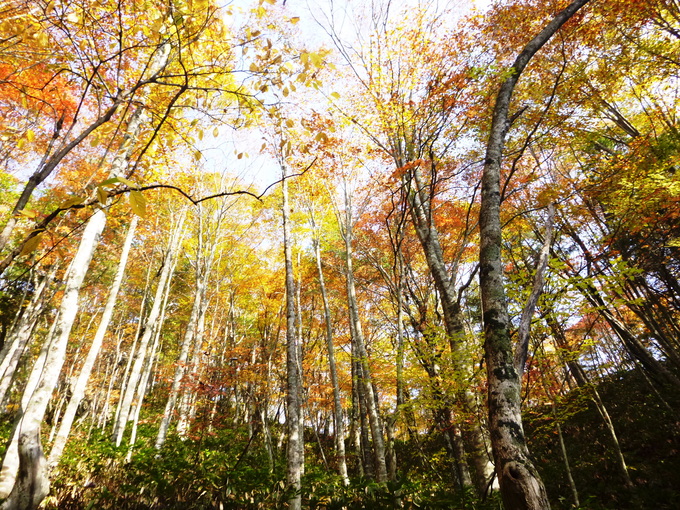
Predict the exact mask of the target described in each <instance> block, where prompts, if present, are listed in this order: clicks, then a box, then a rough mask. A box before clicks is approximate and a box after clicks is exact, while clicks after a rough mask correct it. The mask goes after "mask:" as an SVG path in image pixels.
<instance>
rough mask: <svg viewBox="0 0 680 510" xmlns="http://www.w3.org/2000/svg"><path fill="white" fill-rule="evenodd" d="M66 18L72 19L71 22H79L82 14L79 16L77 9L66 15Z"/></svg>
mask: <svg viewBox="0 0 680 510" xmlns="http://www.w3.org/2000/svg"><path fill="white" fill-rule="evenodd" d="M66 20H67V21H70V22H71V23H78V21H80V16H78V13H77V12H76V11H73V12H72V13H71V14H69V15H68V16H66Z"/></svg>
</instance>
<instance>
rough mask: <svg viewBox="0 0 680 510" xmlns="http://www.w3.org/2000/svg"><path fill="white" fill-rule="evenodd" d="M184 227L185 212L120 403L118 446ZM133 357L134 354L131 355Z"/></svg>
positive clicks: (173, 237) (171, 242)
mask: <svg viewBox="0 0 680 510" xmlns="http://www.w3.org/2000/svg"><path fill="white" fill-rule="evenodd" d="M183 225H184V212H182V213H181V215H180V218H179V220H178V221H177V224H176V225H175V226H174V228H173V230H172V232H171V233H170V239H169V240H168V248H167V250H166V252H165V256H164V257H163V267H162V269H161V274H160V277H159V279H158V286H157V287H156V294H155V296H154V301H153V305H152V307H151V311H150V312H149V316H148V317H147V318H146V320H145V322H144V327H143V330H144V332H143V334H142V338H141V340H140V341H139V347H138V349H137V354H136V356H135V361H134V364H133V365H132V369H131V371H130V375H129V378H128V381H127V384H126V387H125V394H124V396H123V398H122V400H121V403H120V409H119V410H118V419H117V420H116V422H115V424H114V427H113V433H112V439H113V442H114V443H115V445H116V446H120V444H121V442H122V440H123V434H124V433H125V426H126V425H127V422H128V418H129V417H130V416H129V415H130V408H131V407H132V401H133V399H134V396H135V393H136V391H137V385H138V383H139V380H140V378H141V376H142V368H143V366H144V359H145V357H146V353H147V350H148V347H149V341H150V340H151V337H152V335H153V331H154V326H155V324H156V322H157V321H158V317H159V315H160V312H161V305H162V303H163V294H164V291H165V286H166V284H167V281H168V279H169V277H170V271H171V269H172V267H173V259H174V257H175V252H176V251H177V248H178V246H179V243H180V241H181V238H182V230H183ZM130 355H131V356H132V353H130Z"/></svg>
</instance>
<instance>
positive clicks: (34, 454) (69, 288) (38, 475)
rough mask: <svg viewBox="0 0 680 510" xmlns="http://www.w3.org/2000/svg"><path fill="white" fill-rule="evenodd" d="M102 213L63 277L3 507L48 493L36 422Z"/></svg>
mask: <svg viewBox="0 0 680 510" xmlns="http://www.w3.org/2000/svg"><path fill="white" fill-rule="evenodd" d="M105 224H106V215H105V214H104V211H102V210H98V211H96V212H95V213H94V215H93V216H92V217H91V218H90V220H89V221H88V222H87V226H86V227H85V230H84V231H83V236H82V238H81V240H80V246H79V248H78V252H77V253H76V256H75V257H74V259H73V263H72V264H71V269H70V271H69V273H68V276H67V278H66V288H65V290H64V296H63V298H62V302H61V307H60V312H59V317H58V319H57V321H58V322H57V327H56V331H55V339H54V341H53V342H52V345H51V346H50V350H49V352H48V353H47V356H46V358H45V365H44V367H43V369H42V376H41V378H40V382H39V383H38V385H37V387H36V389H35V391H33V394H32V395H31V398H30V400H29V401H28V405H27V406H26V407H25V411H24V413H23V418H22V422H21V428H20V433H19V462H20V464H19V476H18V479H17V480H16V482H15V484H14V488H13V490H12V493H11V494H10V495H9V497H8V498H7V500H6V501H5V502H4V503H3V505H2V507H0V508H2V509H3V510H5V509H12V510H14V509H17V510H24V509H31V510H32V509H34V508H37V506H38V505H39V504H40V503H41V502H42V500H43V499H44V498H45V496H47V494H48V493H49V478H48V476H47V462H46V459H45V455H44V453H43V449H42V443H41V439H40V424H41V423H42V421H43V418H44V416H45V411H46V410H47V405H48V403H49V400H50V398H51V397H52V392H53V391H54V388H55V387H56V385H57V382H58V381H59V374H60V373H61V368H62V366H63V364H64V360H65V358H66V347H67V345H68V339H69V335H70V333H71V327H72V326H73V323H74V321H75V318H76V314H77V313H78V297H79V292H80V287H81V286H82V283H83V280H84V279H85V274H86V273H87V269H88V268H89V266H90V261H91V260H92V255H93V253H94V249H95V247H96V246H97V244H98V241H99V236H100V235H101V233H102V231H103V230H104V225H105Z"/></svg>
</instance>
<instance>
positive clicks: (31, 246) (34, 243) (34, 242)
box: [19, 230, 43, 256]
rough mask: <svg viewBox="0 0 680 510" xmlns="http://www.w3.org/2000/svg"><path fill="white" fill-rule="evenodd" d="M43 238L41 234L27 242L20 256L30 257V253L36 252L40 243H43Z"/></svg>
mask: <svg viewBox="0 0 680 510" xmlns="http://www.w3.org/2000/svg"><path fill="white" fill-rule="evenodd" d="M34 232H35V230H34ZM42 236H43V233H42V232H40V233H38V234H36V235H35V236H33V237H31V238H30V239H29V240H28V241H26V243H24V247H23V248H21V253H20V254H19V256H23V255H28V254H29V253H31V252H32V251H34V250H35V249H36V248H37V247H38V246H39V245H40V241H42Z"/></svg>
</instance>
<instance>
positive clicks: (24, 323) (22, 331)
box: [0, 264, 58, 403]
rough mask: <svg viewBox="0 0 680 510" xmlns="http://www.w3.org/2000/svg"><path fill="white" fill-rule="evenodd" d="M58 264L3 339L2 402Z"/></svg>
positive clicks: (0, 387) (0, 390)
mask: <svg viewBox="0 0 680 510" xmlns="http://www.w3.org/2000/svg"><path fill="white" fill-rule="evenodd" d="M57 266H58V264H55V265H54V266H53V267H52V269H50V271H49V273H48V274H46V275H45V276H44V277H43V279H42V280H41V281H40V283H39V284H38V286H37V287H36V289H35V291H34V293H33V296H32V297H31V300H30V302H29V303H28V305H27V306H26V309H25V310H24V312H23V314H22V315H21V317H20V318H19V320H18V321H17V322H16V323H15V325H14V327H13V328H12V331H11V333H10V334H9V336H8V337H7V338H6V339H5V343H6V346H7V348H6V349H3V354H4V357H3V359H2V363H0V374H2V377H1V378H0V402H2V403H4V402H5V398H6V397H7V395H8V391H9V388H10V386H11V384H12V379H13V378H14V373H15V372H16V368H17V365H18V364H19V360H20V359H21V356H22V355H23V353H24V351H25V350H26V346H27V345H28V341H29V339H30V338H31V333H32V332H33V329H34V328H35V325H36V324H37V322H38V319H39V317H40V314H41V312H42V311H43V309H44V306H45V303H46V301H47V297H46V296H45V291H46V289H47V287H48V286H49V285H50V284H51V282H52V280H53V279H54V275H55V274H56V271H57Z"/></svg>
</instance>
